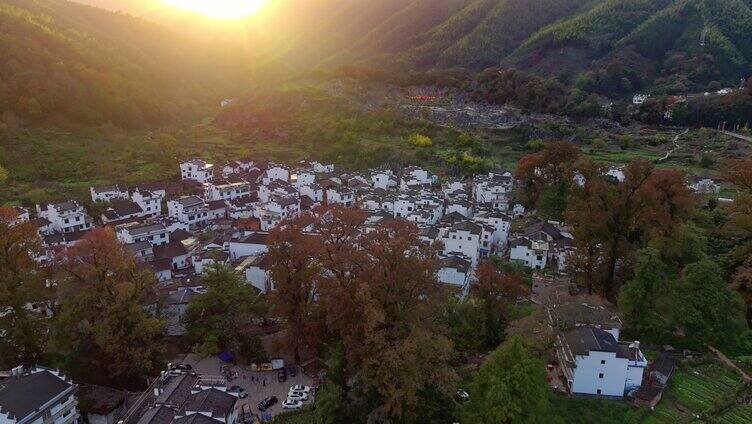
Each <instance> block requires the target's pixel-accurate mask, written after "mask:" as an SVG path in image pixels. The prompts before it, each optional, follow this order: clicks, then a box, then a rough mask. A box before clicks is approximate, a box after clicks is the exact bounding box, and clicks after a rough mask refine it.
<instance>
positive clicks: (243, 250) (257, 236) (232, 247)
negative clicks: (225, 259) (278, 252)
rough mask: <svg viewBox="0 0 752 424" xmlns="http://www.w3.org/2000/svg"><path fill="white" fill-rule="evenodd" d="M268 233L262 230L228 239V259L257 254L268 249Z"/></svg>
mask: <svg viewBox="0 0 752 424" xmlns="http://www.w3.org/2000/svg"><path fill="white" fill-rule="evenodd" d="M268 236H269V234H268V233H263V232H255V233H250V234H248V235H246V236H244V237H241V238H240V239H238V240H230V244H229V252H230V259H231V260H233V261H235V260H238V259H240V258H242V257H245V256H258V255H260V254H262V253H265V252H266V251H268V250H269V248H268V247H267V238H268Z"/></svg>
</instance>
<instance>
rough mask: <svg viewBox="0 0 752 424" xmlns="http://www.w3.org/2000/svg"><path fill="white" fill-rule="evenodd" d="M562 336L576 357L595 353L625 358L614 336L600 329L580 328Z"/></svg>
mask: <svg viewBox="0 0 752 424" xmlns="http://www.w3.org/2000/svg"><path fill="white" fill-rule="evenodd" d="M562 336H563V337H564V340H566V342H567V344H568V345H569V348H570V349H571V350H572V353H573V354H574V355H587V354H588V353H589V352H590V351H594V352H613V353H615V354H616V357H617V358H624V357H625V356H624V352H623V349H620V347H619V343H617V341H616V339H615V338H614V336H613V335H612V334H611V333H609V332H607V331H605V330H601V329H600V328H595V327H579V328H575V329H574V330H569V331H567V332H565V333H562Z"/></svg>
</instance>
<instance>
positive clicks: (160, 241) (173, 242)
mask: <svg viewBox="0 0 752 424" xmlns="http://www.w3.org/2000/svg"><path fill="white" fill-rule="evenodd" d="M179 167H180V178H181V180H180V181H179V182H172V183H165V184H160V183H150V184H141V185H138V186H135V187H131V188H127V187H124V186H121V185H111V186H104V187H91V189H90V195H91V201H92V204H95V205H99V207H97V208H89V210H87V208H85V207H84V206H83V205H81V204H80V203H78V202H77V201H75V200H68V201H64V202H59V203H50V204H42V205H37V206H36V211H35V213H30V211H29V210H26V209H23V208H16V211H17V218H16V220H17V222H32V223H33V224H34V225H35V226H36V227H37V229H38V232H39V235H40V236H41V238H42V240H43V243H44V246H45V248H46V254H45V256H44V257H43V258H42V260H44V259H47V258H51V257H53V256H54V255H56V254H58V253H59V252H60V251H62V250H64V249H66V248H67V247H70V246H74V245H76V243H78V242H79V241H80V240H81V239H82V237H83V236H84V235H85V234H86V233H87V232H89V231H90V230H91V229H92V228H95V227H97V226H108V227H110V228H112V229H113V230H114V232H115V234H116V236H117V239H118V240H119V241H120V242H121V243H122V244H123V245H124V246H125V247H126V248H127V249H129V250H130V251H131V252H133V254H134V256H135V257H136V259H137V260H138V261H139V262H140V263H142V264H143V265H144V266H147V267H149V268H150V269H151V270H153V272H154V275H155V277H156V278H157V280H158V281H159V288H160V289H161V290H162V291H163V293H164V294H165V298H166V299H167V301H166V306H165V307H164V308H163V310H162V311H161V312H160V313H162V314H163V316H164V317H165V318H166V320H167V322H168V325H167V326H166V335H167V336H181V335H183V334H185V328H184V326H183V323H182V317H183V315H184V313H185V311H186V309H187V306H188V304H189V302H190V301H191V299H193V298H194V297H196V296H198V295H200V294H202V293H204V288H203V286H202V283H201V279H202V277H201V276H202V273H203V271H204V270H205V269H206V267H207V266H210V265H212V264H215V263H222V264H225V265H227V266H229V267H231V268H232V269H234V270H235V272H236V273H238V274H239V275H242V276H243V278H244V279H245V281H246V282H247V283H248V284H250V285H252V286H253V287H255V288H256V289H257V290H258V291H259V292H260V293H263V294H266V293H268V292H270V291H273V290H274V289H275V286H274V281H272V279H271V277H270V273H269V269H270V263H269V260H268V258H267V256H266V253H267V251H268V234H269V231H270V230H271V229H273V228H275V227H276V226H278V225H279V224H280V223H281V222H283V221H285V220H287V219H290V218H294V217H296V216H298V215H300V214H301V213H304V212H306V211H310V210H312V209H314V208H316V207H318V206H320V205H344V206H347V207H357V208H360V209H361V210H363V211H364V212H365V213H366V214H367V219H366V224H365V226H364V227H365V228H364V231H367V230H368V227H369V226H373V225H376V224H377V223H379V222H381V221H383V220H388V219H401V220H406V221H409V222H412V223H414V224H415V225H417V226H418V228H419V229H420V239H421V241H423V242H426V243H435V242H440V246H442V247H441V250H440V252H439V255H440V258H439V259H440V263H441V266H440V269H439V271H438V274H437V278H438V280H439V281H440V282H442V283H444V284H446V285H448V286H450V287H453V288H455V289H456V290H457V292H458V293H461V294H464V293H467V291H468V289H469V288H470V286H471V285H472V283H473V279H474V274H475V268H476V267H477V265H478V263H479V262H480V261H481V260H482V258H484V257H489V256H492V255H493V256H499V257H503V258H505V259H507V260H510V261H514V262H518V263H520V264H522V265H523V266H525V267H527V268H530V269H533V270H548V271H551V272H552V273H558V274H563V273H565V272H566V270H567V259H568V258H569V257H570V255H571V254H572V253H573V251H574V246H573V241H574V240H573V236H572V234H571V233H570V231H569V229H568V228H566V227H565V226H563V225H561V224H559V223H556V222H547V221H542V220H539V219H537V218H536V217H535V216H531V215H530V214H528V213H526V211H525V208H524V207H522V206H521V205H519V204H515V203H514V201H513V196H512V192H513V190H514V189H515V186H516V181H515V179H514V177H513V176H512V174H511V173H510V172H505V171H496V172H489V173H486V174H480V175H475V176H474V177H472V178H467V179H442V180H440V179H439V178H438V177H437V176H436V175H433V174H431V173H430V172H428V171H426V170H424V169H421V168H419V167H415V166H411V167H407V168H404V169H400V170H399V171H395V170H391V169H383V168H379V169H371V170H368V171H363V172H343V173H337V172H335V169H334V166H333V165H328V164H322V163H319V162H301V163H299V164H297V165H295V166H285V165H281V164H277V163H271V162H267V163H259V162H256V161H254V160H252V159H239V160H235V161H232V162H229V163H227V164H224V165H222V166H215V165H213V164H211V163H208V162H206V161H204V160H202V159H190V160H186V161H183V162H181V163H180V165H179ZM609 175H610V176H612V177H613V178H615V179H616V180H622V179H623V178H624V174H623V172H621V171H620V170H619V169H612V170H609ZM695 184H696V187H693V188H694V189H695V190H696V191H698V192H715V193H717V187H715V186H714V183H713V182H712V181H707V180H705V181H697V182H695ZM94 209H96V210H100V212H99V213H98V215H99V216H91V215H90V211H91V210H94ZM535 288H536V287H535V285H534V292H535ZM548 311H549V318H550V320H551V323H552V326H553V327H557V326H558V327H561V325H560V324H561V323H562V322H565V321H566V322H567V325H566V327H565V328H561V330H562V331H560V333H559V335H558V337H557V340H556V343H555V345H556V352H557V353H556V354H557V357H558V362H559V364H560V365H561V370H562V376H563V380H564V381H565V385H566V386H567V388H568V390H569V391H570V392H571V393H577V394H584V395H594V396H612V397H622V396H625V395H627V394H631V395H632V396H643V397H646V396H647V395H646V394H645V393H646V390H648V389H646V388H644V387H646V386H642V382H643V381H644V380H645V379H646V377H645V375H646V374H645V371H646V370H648V373H650V368H649V364H648V361H647V360H646V358H645V356H644V355H643V354H642V352H641V350H640V344H639V342H637V341H630V342H620V341H619V323H618V321H615V320H611V319H605V320H604V319H600V320H598V321H593V320H587V319H579V318H578V319H576V320H571V319H570V320H569V321H567V319H566V316H567V314H566V313H565V312H564V311H563V310H562V309H559V310H556V309H550V308H549V309H548ZM21 374H23V376H15V375H14V377H12V378H11V380H10V381H11V384H13V382H14V381H22V380H24V379H27V377H28V376H34V375H36V374H39V375H43V376H45V378H47V379H50V380H52V377H50V376H55V378H58V380H60V383H56V384H57V386H59V388H60V390H61V393H63V391H64V390H63V389H64V386H65V385H66V384H68V385H69V384H70V383H67V382H66V380H65V378H64V377H63V376H61V375H60V374H59V373H57V374H56V373H55V372H53V371H51V370H41V371H31V372H27V371H23V372H21ZM651 375H652V374H651ZM35 378H41V377H39V376H37V377H35ZM654 380H655V379H654ZM160 381H161V382H162V383H163V384H162V386H161V387H162V388H161V389H159V390H157V389H155V392H154V398H155V399H154V402H153V403H152V405H153V408H152V409H150V410H149V411H148V412H145V413H144V415H143V417H141V418H140V420H141V421H143V422H144V424H147V423H151V422H152V421H159V422H163V423H171V422H173V421H174V422H176V423H177V422H178V421H180V422H182V421H195V420H196V419H200V420H203V421H207V424H209V423H208V421H212V420H216V421H219V422H223V423H232V422H234V421H233V420H235V419H236V418H237V417H234V418H233V416H231V414H232V412H231V411H232V409H233V407H234V403H233V399H234V397H236V394H233V393H228V392H227V391H226V390H224V389H222V388H220V387H215V386H213V385H211V384H204V383H205V382H202V380H201V378H200V376H196V375H194V374H190V373H176V372H168V373H167V374H163V375H162V376H161V377H160ZM656 381H659V382H660V381H661V380H660V378H658V380H656ZM2 384H3V383H0V421H2V417H3V415H2V414H5V415H6V416H7V415H8V414H12V416H13V417H15V418H14V419H15V421H13V422H20V421H23V422H32V421H33V420H32V421H27V420H26V419H23V420H22V419H20V417H21V415H22V414H23V413H24V412H25V413H28V414H32V415H34V414H39V409H38V408H37V409H35V410H30V411H19V410H13V409H12V408H8V407H7V402H8V399H10V400H11V402H12V401H14V399H15V398H14V397H13V396H10V397H9V396H8V395H7V392H8V391H7V390H5V391H4V389H5V388H6V387H7V386H3V385H2ZM657 384H658V383H657ZM641 387H642V388H641ZM650 387H654V386H650ZM638 390H641V391H638ZM4 396H5V397H4ZM63 396H64V395H63ZM199 397H203V398H211V399H212V403H216V404H217V405H219V404H221V405H226V406H227V408H228V409H222V411H224V412H221V411H220V414H219V415H221V416H216V417H215V416H214V415H216V413H217V410H213V412H211V414H212V415H206V414H204V413H203V412H202V411H200V410H198V409H196V408H192V407H190V405H193V403H192V402H193V401H192V400H191V399H196V398H199ZM653 398H654V397H653ZM61 399H63V398H61ZM4 402H6V403H4ZM195 403H196V404H200V403H201V402H195ZM57 404H59V405H65V399H63V400H62V401H60V402H58V403H57ZM61 408H62V406H61ZM61 410H62V409H56V410H55V414H57V413H59V412H60V411H61ZM35 411H36V412H35ZM76 414H77V413H76V411H75V408H73V409H72V410H69V412H68V413H66V414H64V417H63V418H61V420H60V421H55V424H67V423H68V422H70V421H68V420H70V419H71V418H68V417H70V416H76ZM195 414H199V415H202V416H201V417H199V416H198V415H195ZM228 414H230V415H228ZM53 415H54V414H53ZM74 419H75V418H74ZM141 421H140V422H141ZM212 422H214V421H212ZM108 424H110V423H108Z"/></svg>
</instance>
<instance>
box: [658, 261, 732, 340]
mask: <svg viewBox="0 0 752 424" xmlns="http://www.w3.org/2000/svg"><path fill="white" fill-rule="evenodd" d="M673 298H674V300H675V305H674V307H673V312H674V313H673V321H674V323H675V324H676V326H677V327H678V329H679V331H680V332H681V334H683V336H684V341H685V343H686V344H687V345H688V346H691V347H694V348H701V347H703V346H705V345H713V346H715V347H717V348H720V349H735V348H738V347H739V343H740V341H741V336H742V335H743V333H744V331H745V330H746V323H745V320H744V313H743V310H744V309H743V302H742V300H741V298H740V296H739V294H738V293H736V292H735V291H733V290H732V289H731V288H730V287H729V286H728V285H727V284H726V282H725V281H724V280H723V274H722V272H721V269H720V268H719V267H718V265H716V264H715V263H714V262H712V261H711V260H709V259H704V260H702V261H700V262H697V263H695V264H692V265H689V266H687V267H686V268H685V270H684V275H683V277H682V278H681V280H680V282H679V284H678V286H677V290H676V292H675V294H674V296H673Z"/></svg>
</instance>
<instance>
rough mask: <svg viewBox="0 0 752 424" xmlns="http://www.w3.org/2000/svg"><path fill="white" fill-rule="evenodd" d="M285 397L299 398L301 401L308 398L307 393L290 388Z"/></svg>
mask: <svg viewBox="0 0 752 424" xmlns="http://www.w3.org/2000/svg"><path fill="white" fill-rule="evenodd" d="M287 399H288V400H289V399H294V400H299V401H301V402H305V401H307V400H308V393H305V392H298V391H295V390H290V392H289V393H287Z"/></svg>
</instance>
